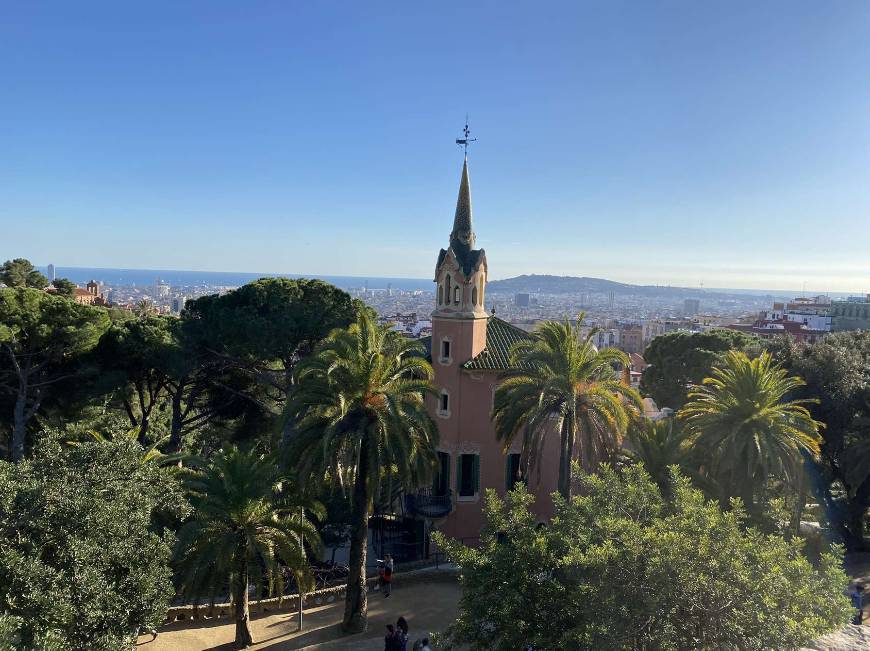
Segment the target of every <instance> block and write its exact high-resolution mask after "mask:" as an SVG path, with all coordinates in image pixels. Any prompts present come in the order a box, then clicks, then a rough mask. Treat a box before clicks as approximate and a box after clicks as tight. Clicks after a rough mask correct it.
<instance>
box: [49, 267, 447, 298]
mask: <svg viewBox="0 0 870 651" xmlns="http://www.w3.org/2000/svg"><path fill="white" fill-rule="evenodd" d="M39 270H40V271H41V272H42V273H44V274H47V273H48V267H39ZM55 275H56V276H57V277H58V278H69V279H70V280H71V281H73V282H74V283H77V284H79V285H83V284H85V283H87V282H89V281H91V280H96V281H98V282H102V283H104V284H106V285H109V286H110V287H112V286H114V287H122V286H125V287H129V286H133V285H135V286H140V287H141V286H143V285H144V286H148V287H151V286H153V285H154V284H155V283H156V282H157V280H158V279H159V280H161V281H163V282H164V283H167V284H169V285H172V286H173V287H196V286H219V287H239V286H241V285H244V284H245V283H249V282H251V281H252V280H257V279H258V278H264V277H280V278H319V279H320V280H324V281H326V282H328V283H332V284H333V285H335V286H336V287H340V288H341V289H357V288H363V287H368V288H369V289H386V288H387V285H390V286H391V287H392V288H393V289H397V290H403V291H408V292H410V291H416V290H424V291H430V292H431V291H434V287H433V282H432V281H431V280H426V279H424V278H383V277H379V276H368V277H366V276H318V275H315V274H277V273H241V272H234V271H178V270H174V269H103V268H97V267H57V266H56V267H55Z"/></svg>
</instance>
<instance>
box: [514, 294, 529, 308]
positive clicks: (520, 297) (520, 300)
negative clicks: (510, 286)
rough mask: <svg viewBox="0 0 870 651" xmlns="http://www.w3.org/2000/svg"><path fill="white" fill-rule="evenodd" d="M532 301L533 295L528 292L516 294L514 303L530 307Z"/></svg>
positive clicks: (518, 305)
mask: <svg viewBox="0 0 870 651" xmlns="http://www.w3.org/2000/svg"><path fill="white" fill-rule="evenodd" d="M530 303H531V297H530V296H529V295H528V294H515V295H514V305H516V306H517V307H528V306H529V305H530Z"/></svg>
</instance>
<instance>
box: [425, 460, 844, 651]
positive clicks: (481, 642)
mask: <svg viewBox="0 0 870 651" xmlns="http://www.w3.org/2000/svg"><path fill="white" fill-rule="evenodd" d="M579 473H580V471H579V469H578V475H579V476H578V477H577V478H576V481H577V482H578V487H577V490H576V491H575V492H576V493H577V494H578V496H577V497H574V498H572V499H571V500H570V501H566V500H563V499H558V500H557V502H556V516H555V518H554V519H553V521H552V523H551V525H550V526H548V527H542V528H538V527H535V518H534V515H533V514H532V512H531V510H530V508H529V507H530V505H531V502H532V497H531V496H530V495H529V494H528V493H526V492H525V489H524V488H523V487H522V486H520V487H519V488H518V489H517V490H515V491H513V492H511V493H509V494H508V495H507V497H506V498H505V499H504V500H501V499H499V498H498V497H497V496H496V495H495V493H494V492H490V493H489V494H488V495H487V498H486V505H485V514H486V527H485V529H484V531H483V533H482V537H481V546H480V548H479V549H472V548H468V547H465V546H463V545H461V544H459V543H458V542H455V541H451V540H449V539H446V538H444V537H443V536H441V537H439V543H440V544H441V545H443V546H444V547H446V548H447V550H448V556H449V557H450V558H451V560H453V561H454V562H456V563H457V564H459V566H460V567H461V568H462V574H461V582H462V588H463V592H462V599H461V601H460V605H459V611H460V615H459V618H458V619H457V621H456V622H455V623H454V624H453V625H452V626H451V627H450V628H449V629H448V630H447V631H446V633H445V635H444V636H443V639H442V640H441V642H442V643H443V645H444V646H443V647H441V648H447V649H450V648H466V647H464V646H463V645H467V646H468V647H470V648H471V649H479V650H481V651H483V650H494V651H513V650H514V649H525V648H529V645H532V648H535V649H578V650H586V649H588V650H592V649H614V650H617V649H625V650H632V651H634V650H638V651H640V650H646V649H674V650H677V649H747V650H750V649H757V650H759V651H761V650H766V649H796V648H798V647H800V646H802V644H803V643H805V642H807V641H809V640H812V639H814V638H815V637H818V636H819V635H821V634H823V633H825V632H827V631H828V630H830V629H832V628H836V627H839V626H842V625H844V624H845V623H846V622H847V621H848V617H849V613H850V609H849V603H848V600H847V599H846V598H845V597H844V596H843V594H842V590H843V585H844V584H845V582H846V576H845V575H844V573H843V571H842V570H841V569H840V567H839V564H840V558H839V556H837V555H835V554H827V555H825V556H824V557H823V558H822V560H821V563H820V565H819V567H818V568H817V569H814V568H813V567H812V566H811V565H810V563H809V562H808V561H807V560H806V558H804V556H803V555H802V553H801V545H800V544H799V543H798V542H797V541H794V540H792V541H787V540H786V539H785V538H783V537H782V536H777V535H765V534H763V533H761V532H759V531H757V530H756V529H753V528H746V527H745V526H744V524H745V517H744V514H743V511H742V509H741V508H739V507H737V506H735V508H733V509H731V510H729V511H722V510H721V509H720V508H718V507H717V506H716V504H715V503H713V502H709V501H705V499H704V497H703V494H702V493H700V492H699V491H697V490H695V489H693V488H691V485H690V483H689V482H688V480H686V479H684V478H681V477H680V476H679V475H674V476H673V477H672V478H671V482H672V489H671V491H670V492H671V497H670V499H667V500H665V499H663V498H662V495H661V493H660V491H659V490H658V488H657V487H656V485H655V483H654V482H652V481H651V480H650V479H649V478H648V477H647V475H646V474H645V473H644V472H643V470H642V468H641V467H640V466H632V467H630V468H628V469H626V470H625V471H624V472H621V473H618V472H616V471H614V470H612V469H608V468H606V467H604V468H602V469H601V471H600V472H599V473H598V474H597V475H582V474H579Z"/></svg>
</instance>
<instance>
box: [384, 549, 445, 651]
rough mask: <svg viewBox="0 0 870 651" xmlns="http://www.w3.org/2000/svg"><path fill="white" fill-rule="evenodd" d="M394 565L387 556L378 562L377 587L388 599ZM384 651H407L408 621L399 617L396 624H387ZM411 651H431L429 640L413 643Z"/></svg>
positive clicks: (425, 638) (424, 639) (391, 558)
mask: <svg viewBox="0 0 870 651" xmlns="http://www.w3.org/2000/svg"><path fill="white" fill-rule="evenodd" d="M394 568H395V564H394V563H393V557H392V556H390V555H389V554H386V555H385V556H384V559H383V560H378V587H379V588H380V589H381V591H382V592H383V593H384V598H387V597H389V596H390V595H391V594H392V591H393V570H394ZM384 651H408V621H407V620H406V619H405V618H404V617H399V619H398V620H396V624H395V625H393V624H387V634H386V635H385V636H384ZM413 651H432V648H431V647H430V646H429V638H428V637H424V638H423V639H422V640H417V641H416V642H415V643H414V646H413Z"/></svg>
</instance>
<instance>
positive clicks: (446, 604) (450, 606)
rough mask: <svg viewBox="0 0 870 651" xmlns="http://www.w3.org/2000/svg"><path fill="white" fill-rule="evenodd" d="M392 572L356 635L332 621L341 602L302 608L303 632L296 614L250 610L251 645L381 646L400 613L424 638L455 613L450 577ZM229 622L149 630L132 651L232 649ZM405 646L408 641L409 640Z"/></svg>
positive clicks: (456, 592)
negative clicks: (423, 578)
mask: <svg viewBox="0 0 870 651" xmlns="http://www.w3.org/2000/svg"><path fill="white" fill-rule="evenodd" d="M400 578H401V575H398V576H397V580H396V583H395V587H394V588H393V595H392V596H391V597H389V598H384V597H383V595H381V594H380V593H379V592H371V593H369V628H368V631H367V632H366V633H361V634H359V635H351V636H348V635H341V634H340V633H339V631H338V622H340V621H341V618H342V615H343V614H344V601H340V602H339V601H336V602H335V603H332V604H328V605H325V606H319V607H316V608H311V609H308V610H306V611H305V614H304V621H305V627H304V631H303V632H302V633H301V634H300V633H299V632H298V631H297V627H296V623H297V617H298V615H297V614H296V613H279V614H272V615H266V616H257V615H253V617H254V619H253V620H252V622H251V629H252V631H253V634H254V640H255V641H256V642H257V644H255V645H254V646H252V647H250V648H251V649H260V650H265V649H268V650H269V651H290V649H323V650H329V651H337V650H339V649H340V650H347V651H349V650H350V649H360V650H365V649H371V650H372V651H374V650H375V649H377V650H378V651H381V650H382V649H383V648H384V641H383V638H384V633H385V632H386V625H387V624H395V623H396V619H398V617H399V616H400V615H402V616H404V617H405V619H407V620H408V625H409V627H410V635H409V637H410V640H411V643H413V641H414V640H416V639H417V638H422V637H425V636H427V635H428V634H429V632H431V631H438V630H443V629H444V628H446V627H447V625H448V624H450V623H451V622H452V621H453V620H454V619H455V618H456V615H457V612H458V609H457V602H458V600H459V596H460V589H459V586H458V585H457V583H456V582H455V581H449V580H434V581H430V582H417V583H413V584H410V585H407V586H405V587H403V586H402V584H401V580H400ZM234 636H235V625H234V624H233V622H232V621H230V622H223V621H222V622H209V621H205V622H203V621H196V622H187V623H183V622H179V623H177V624H172V625H170V626H167V627H165V628H162V629H160V635H158V636H157V639H156V640H154V641H153V642H152V641H151V636H150V635H145V636H142V638H140V641H139V644H138V645H137V646H136V649H137V650H138V651H206V650H211V651H228V650H229V649H231V648H232V642H233V639H234ZM409 648H410V644H409Z"/></svg>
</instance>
